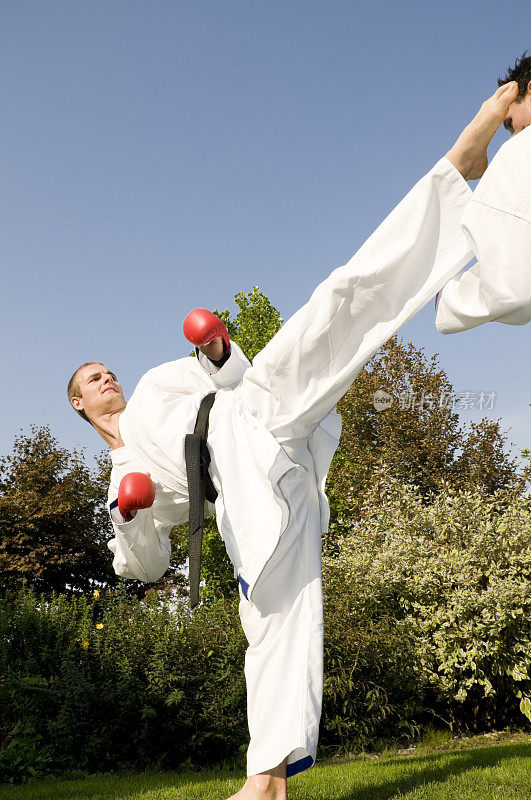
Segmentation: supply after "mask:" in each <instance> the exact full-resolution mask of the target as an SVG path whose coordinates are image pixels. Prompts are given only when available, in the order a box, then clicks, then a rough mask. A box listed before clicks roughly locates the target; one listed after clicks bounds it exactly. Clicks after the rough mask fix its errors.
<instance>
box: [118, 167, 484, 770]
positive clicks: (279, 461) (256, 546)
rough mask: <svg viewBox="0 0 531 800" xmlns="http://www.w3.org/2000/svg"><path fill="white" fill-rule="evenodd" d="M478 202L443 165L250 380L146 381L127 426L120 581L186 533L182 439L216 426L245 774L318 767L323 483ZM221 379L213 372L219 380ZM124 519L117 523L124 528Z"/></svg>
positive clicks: (232, 364) (171, 376)
mask: <svg viewBox="0 0 531 800" xmlns="http://www.w3.org/2000/svg"><path fill="white" fill-rule="evenodd" d="M470 194H471V192H470V189H469V187H468V185H467V184H466V182H465V181H464V180H463V179H462V177H461V176H460V175H459V173H458V172H457V170H455V169H454V167H453V166H452V165H451V164H450V162H449V161H447V160H446V159H444V158H443V159H441V160H440V161H439V162H438V163H437V164H436V165H435V167H434V168H433V169H432V170H431V171H430V172H429V173H428V174H427V175H426V176H425V177H424V178H423V179H422V180H421V181H419V182H418V183H417V184H416V185H415V186H414V187H413V189H412V190H411V191H410V192H409V194H408V195H407V196H406V197H405V198H404V200H403V201H402V202H401V203H400V204H399V205H398V206H397V208H395V210H394V211H393V212H392V213H391V214H390V215H389V217H388V218H387V219H386V220H385V221H384V222H383V223H382V224H381V225H380V227H379V228H378V229H377V230H376V231H375V233H374V234H373V235H372V236H371V237H370V238H369V239H368V241H367V242H366V243H365V244H364V245H363V247H362V248H361V249H360V250H359V251H358V252H357V253H356V255H355V256H354V257H353V258H352V259H351V260H350V261H349V262H348V263H347V264H346V265H345V266H344V267H340V268H338V269H336V270H334V272H332V273H331V275H330V276H329V277H328V278H327V279H326V280H325V281H324V282H323V283H322V284H320V285H319V286H318V287H317V289H316V290H315V291H314V293H313V295H312V297H311V298H310V300H309V301H308V303H307V304H306V305H305V306H303V307H302V308H301V309H300V310H299V311H298V312H297V313H296V314H295V315H294V316H293V317H292V318H291V319H290V320H289V321H288V322H286V324H285V325H284V326H283V327H282V329H281V330H280V331H279V332H278V333H277V334H276V336H275V337H274V338H273V339H272V340H271V341H270V342H269V344H268V345H267V346H266V347H265V348H264V350H262V352H261V353H259V354H258V355H257V356H256V358H255V359H254V362H253V365H252V367H248V366H247V364H246V363H245V361H244V358H243V356H242V354H241V351H239V349H238V348H237V347H236V346H235V345H234V344H233V345H232V347H233V354H232V355H231V358H230V359H229V360H228V361H227V363H226V364H225V365H224V366H223V367H222V368H221V370H220V371H219V372H213V368H212V367H211V368H210V369H209V368H208V364H209V362H208V360H206V359H205V358H204V357H201V358H200V360H199V361H196V360H194V359H190V358H187V359H181V360H179V361H175V362H171V363H169V364H163V365H162V366H160V367H156V368H155V369H153V370H150V371H149V372H148V373H147V374H146V375H144V377H143V378H142V379H141V381H140V382H139V384H138V386H137V388H136V389H135V392H134V393H133V396H132V397H131V400H130V401H129V403H128V404H127V408H126V409H125V411H124V412H123V413H122V415H121V417H120V431H121V435H122V438H123V441H124V443H125V447H123V448H120V449H119V450H115V451H113V453H112V460H113V471H112V476H111V486H110V490H109V504H110V507H111V516H112V518H113V524H114V531H115V538H113V539H112V540H111V541H110V542H109V547H110V549H111V550H112V551H113V553H114V561H113V566H114V569H115V571H116V572H117V574H119V575H123V576H124V577H135V578H139V579H141V580H149V581H155V580H157V579H158V578H159V577H161V576H162V575H163V573H164V571H165V570H166V568H167V567H168V564H169V558H170V545H169V538H168V534H169V531H170V529H171V527H172V525H175V524H178V523H181V522H183V521H185V520H186V518H187V512H188V498H187V485H186V470H185V461H184V437H185V434H186V433H189V432H191V431H192V430H193V427H194V422H195V416H196V413H197V409H198V406H199V402H200V399H201V398H202V397H203V396H204V395H205V394H206V393H207V392H209V391H212V390H213V389H216V388H217V389H218V392H217V396H216V402H215V403H214V406H213V408H212V411H211V414H210V428H209V437H208V442H209V450H210V452H211V456H212V463H211V468H210V472H211V475H212V479H213V482H214V485H215V486H216V489H217V490H218V493H219V494H218V499H217V500H216V504H215V510H216V517H217V522H218V527H219V530H220V533H221V536H222V537H223V540H224V542H225V546H226V548H227V552H228V555H229V557H230V559H231V561H232V563H233V565H234V569H235V576H237V577H238V580H239V588H240V618H241V621H242V625H243V629H244V631H245V634H246V637H247V640H248V643H249V647H248V650H247V652H246V658H245V675H246V681H247V709H248V721H249V730H250V734H251V742H250V746H249V750H248V756H247V773H248V775H253V774H256V773H259V772H263V771H265V770H268V769H271V768H273V767H275V766H276V765H277V764H279V763H280V762H281V761H282V760H283V759H284V758H286V757H287V759H288V776H290V775H294V774H296V773H297V772H300V771H301V770H303V769H306V768H307V767H309V766H311V764H313V762H314V760H315V755H316V748H317V738H318V729H319V719H320V714H321V698H322V681H323V610H322V590H321V532H322V531H325V530H326V529H327V525H328V516H329V511H328V503H327V500H326V497H325V494H324V482H325V479H326V474H327V472H328V468H329V466H330V461H331V459H332V456H333V453H334V451H335V449H336V447H337V444H338V442H339V435H340V428H341V424H340V417H339V416H338V415H337V414H336V413H335V410H334V408H335V405H336V403H337V401H338V400H339V399H340V398H341V397H342V396H343V394H344V393H345V392H346V391H347V389H348V388H349V386H350V385H351V383H352V382H353V380H354V379H355V377H356V376H357V375H358V373H359V372H360V371H361V369H362V368H363V366H364V364H365V363H366V362H367V361H368V360H369V359H370V358H371V356H372V355H373V354H374V353H375V351H376V350H377V349H378V348H379V347H380V346H381V345H382V344H383V343H384V342H385V341H386V340H387V339H388V338H389V337H390V336H392V335H393V334H394V333H395V332H396V331H397V330H398V329H399V328H400V327H401V326H402V325H403V324H404V323H405V322H407V321H408V320H409V319H410V318H411V317H412V316H413V315H414V314H415V313H416V312H417V311H418V310H419V309H420V308H421V307H422V306H423V305H424V304H425V303H426V302H428V301H429V300H430V299H431V298H432V297H433V296H434V295H435V294H436V292H437V291H438V290H439V289H441V287H442V286H443V285H445V284H446V283H447V282H448V281H449V280H450V278H452V276H453V275H455V274H456V273H457V272H458V271H459V270H460V269H462V268H463V266H464V265H465V264H466V263H467V261H468V260H469V256H468V243H467V241H466V239H465V237H464V235H463V233H462V231H461V229H460V226H459V220H460V218H461V216H462V213H463V210H464V207H465V205H466V203H467V201H468V199H469V197H470ZM209 373H212V374H209ZM135 470H140V471H145V472H150V473H151V476H152V478H153V479H154V480H155V482H156V497H155V503H154V504H153V507H152V508H151V509H146V510H143V511H139V512H137V515H136V517H135V518H134V519H133V520H132V521H130V522H124V521H123V520H122V518H121V517H120V516H119V512H118V510H117V508H116V505H117V504H116V497H117V494H118V485H119V482H120V479H121V478H122V477H123V475H125V474H126V473H127V472H131V471H135ZM117 514H118V516H117Z"/></svg>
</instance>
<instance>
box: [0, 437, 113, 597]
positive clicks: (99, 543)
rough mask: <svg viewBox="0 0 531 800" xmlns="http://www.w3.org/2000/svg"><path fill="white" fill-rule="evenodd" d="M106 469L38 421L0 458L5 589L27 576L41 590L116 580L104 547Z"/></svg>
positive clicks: (0, 573)
mask: <svg viewBox="0 0 531 800" xmlns="http://www.w3.org/2000/svg"><path fill="white" fill-rule="evenodd" d="M107 474H108V467H107V464H106V461H105V459H103V458H100V459H99V460H98V463H97V465H96V468H95V469H94V470H90V469H89V468H88V467H87V465H86V463H85V460H84V457H83V454H82V453H80V452H78V451H77V450H74V451H73V452H69V451H68V450H66V449H65V448H62V447H60V446H59V444H58V442H57V440H56V439H55V438H54V437H53V436H52V434H51V432H50V429H49V427H47V426H43V427H33V428H32V429H31V435H25V434H22V433H21V434H20V435H19V436H17V438H16V439H15V444H14V448H13V452H12V454H11V455H8V456H4V457H3V458H1V459H0V587H1V588H2V589H6V588H7V587H9V588H16V587H18V586H20V585H21V584H22V582H23V580H24V579H26V580H27V582H28V583H30V584H31V585H33V586H34V587H35V589H36V590H37V591H40V592H44V593H50V592H52V591H54V590H55V591H57V592H90V591H91V590H92V589H93V588H95V587H96V586H101V585H115V584H116V583H117V577H116V575H115V574H114V572H113V570H112V558H111V557H110V552H109V550H108V549H107V547H106V541H107V539H108V537H109V535H110V533H111V526H110V521H109V517H108V514H107V512H106V509H105V501H106V493H105V488H104V487H105V482H106V477H107Z"/></svg>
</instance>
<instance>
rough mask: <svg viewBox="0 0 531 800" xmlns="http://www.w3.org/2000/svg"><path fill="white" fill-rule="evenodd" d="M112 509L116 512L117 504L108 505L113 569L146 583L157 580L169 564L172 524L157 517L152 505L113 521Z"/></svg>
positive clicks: (118, 573) (108, 545)
mask: <svg viewBox="0 0 531 800" xmlns="http://www.w3.org/2000/svg"><path fill="white" fill-rule="evenodd" d="M113 511H116V512H118V508H117V506H116V509H111V519H112V524H113V529H114V538H113V539H110V541H109V542H107V547H108V548H109V550H111V551H112V553H114V558H113V562H112V566H113V569H114V571H115V573H116V574H117V575H120V576H121V577H122V578H137V579H138V580H139V581H145V582H146V583H153V582H154V581H158V580H159V578H162V576H163V575H164V573H165V572H166V570H167V569H168V567H169V565H170V556H171V545H170V531H171V529H172V525H171V524H168V523H163V522H161V521H159V520H157V519H156V516H155V511H154V507H152V508H146V509H142V510H140V511H137V513H136V516H135V517H134V519H132V520H131V521H130V522H125V521H122V522H115V519H116V515H115V514H114V515H113ZM118 515H119V512H118Z"/></svg>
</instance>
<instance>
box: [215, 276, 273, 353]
mask: <svg viewBox="0 0 531 800" xmlns="http://www.w3.org/2000/svg"><path fill="white" fill-rule="evenodd" d="M234 301H235V303H236V305H237V306H238V309H239V310H238V312H237V314H236V316H235V317H233V318H231V315H230V312H229V310H228V309H227V308H226V309H225V310H224V311H215V312H214V313H215V314H217V316H218V317H219V318H220V319H221V320H222V321H223V322H224V323H225V325H226V327H227V330H228V332H229V336H230V338H231V339H232V340H233V341H235V342H236V343H237V344H239V345H240V347H241V349H242V350H243V352H244V353H245V355H246V356H247V358H248V359H249V361H252V360H253V358H254V357H255V355H256V354H257V353H259V352H260V350H262V349H263V348H264V347H265V346H266V344H267V343H268V342H269V340H270V339H272V338H273V336H274V335H275V333H276V332H277V331H278V330H280V327H281V325H282V323H283V321H284V320H283V319H282V317H281V316H280V313H279V312H278V311H277V309H276V308H275V307H274V306H272V305H271V302H270V300H269V298H268V297H266V295H265V294H264V293H263V292H262V291H261V290H260V289H259V288H258V286H253V288H252V290H251V291H250V292H249V293H248V294H245V293H244V292H238V294H236V295H235V296H234Z"/></svg>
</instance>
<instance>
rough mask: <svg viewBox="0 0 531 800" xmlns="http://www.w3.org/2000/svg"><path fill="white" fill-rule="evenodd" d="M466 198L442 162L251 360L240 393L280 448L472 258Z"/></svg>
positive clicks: (303, 431)
mask: <svg viewBox="0 0 531 800" xmlns="http://www.w3.org/2000/svg"><path fill="white" fill-rule="evenodd" d="M470 194H471V192H470V189H469V187H468V185H467V184H466V182H465V181H464V180H463V178H462V176H461V175H460V174H459V173H458V171H457V170H456V169H455V168H454V167H453V166H452V165H451V164H450V162H449V161H448V159H446V158H442V159H441V160H440V161H439V162H438V163H437V164H436V166H435V167H434V168H433V169H432V170H431V172H429V173H428V174H427V175H426V176H425V177H424V178H423V179H422V180H421V181H419V183H417V184H416V186H414V187H413V189H412V190H411V191H410V192H409V194H408V195H407V196H406V197H405V198H404V199H403V200H402V202H401V203H400V204H399V205H398V206H397V207H396V208H395V209H394V211H393V212H392V213H391V214H390V215H389V217H387V219H386V220H385V221H384V222H383V223H382V224H381V225H380V227H379V228H378V229H377V230H376V231H375V232H374V234H373V235H372V236H371V237H370V238H369V239H368V240H367V242H366V243H365V244H364V245H363V246H362V247H361V249H360V250H359V251H358V252H357V253H356V254H355V255H354V257H353V258H352V259H351V260H350V261H349V262H348V263H347V264H346V265H345V266H344V267H340V268H338V269H336V270H334V272H332V274H331V275H330V276H329V277H328V278H327V279H326V280H325V281H324V282H323V283H321V284H320V286H318V287H317V289H316V290H315V291H314V293H313V295H312V296H311V298H310V300H309V301H308V302H307V303H306V305H304V306H303V307H302V308H301V309H300V310H299V311H297V312H296V313H295V314H294V316H293V317H291V319H289V320H288V322H286V324H285V325H284V326H283V327H282V328H281V330H280V331H279V332H278V333H277V334H276V336H274V337H273V339H272V340H271V341H270V342H269V344H268V345H267V346H266V347H265V348H264V349H263V350H262V352H261V353H259V354H258V355H257V356H256V358H255V359H254V362H253V366H252V367H251V369H249V370H248V371H247V372H246V373H245V376H244V379H243V381H242V384H241V387H240V391H241V394H242V397H243V398H244V400H245V402H246V403H247V405H248V406H249V408H250V409H251V410H252V413H253V414H254V415H255V416H257V417H258V418H259V419H260V420H261V421H262V422H263V423H264V424H265V425H266V427H267V428H268V429H269V430H270V431H271V432H272V433H273V434H274V435H275V436H276V437H277V439H278V440H279V441H281V442H284V441H286V440H288V439H298V438H302V437H304V436H308V435H310V433H311V431H312V429H313V428H314V427H315V426H316V425H317V424H318V423H319V421H320V420H322V419H323V418H324V417H325V416H326V414H327V413H328V412H329V411H330V410H331V409H332V408H334V406H335V405H336V403H337V402H338V400H339V399H340V398H341V397H342V396H343V394H344V393H345V392H346V391H347V389H348V388H349V386H350V385H351V383H352V382H353V381H354V379H355V378H356V376H357V375H358V373H359V372H360V370H361V369H362V368H363V366H364V364H365V363H366V362H367V361H368V360H369V359H370V357H371V356H372V355H373V354H374V352H375V351H376V350H377V349H378V348H379V347H380V346H381V345H382V344H383V343H384V342H385V341H387V339H388V338H389V337H390V336H392V335H393V334H394V333H396V331H397V330H398V329H399V328H400V327H401V326H402V325H404V324H405V323H406V322H407V321H408V320H409V319H410V318H411V317H412V316H413V315H414V314H415V313H416V312H417V311H418V310H419V309H420V308H422V306H423V305H425V304H426V303H427V302H428V300H430V299H431V298H432V297H433V296H434V295H435V294H436V293H437V291H439V289H440V288H441V287H442V286H443V285H444V284H445V283H446V282H447V281H448V280H449V279H450V278H451V277H452V276H453V275H454V274H456V272H458V271H459V270H460V269H461V268H462V267H463V266H465V264H466V263H467V262H468V261H469V260H470V258H471V255H472V253H471V250H470V248H469V245H468V242H467V241H466V239H465V237H464V235H463V233H462V231H461V228H460V224H459V222H460V218H461V215H462V213H463V210H464V207H465V205H466V203H467V201H468V199H469V197H470Z"/></svg>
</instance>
